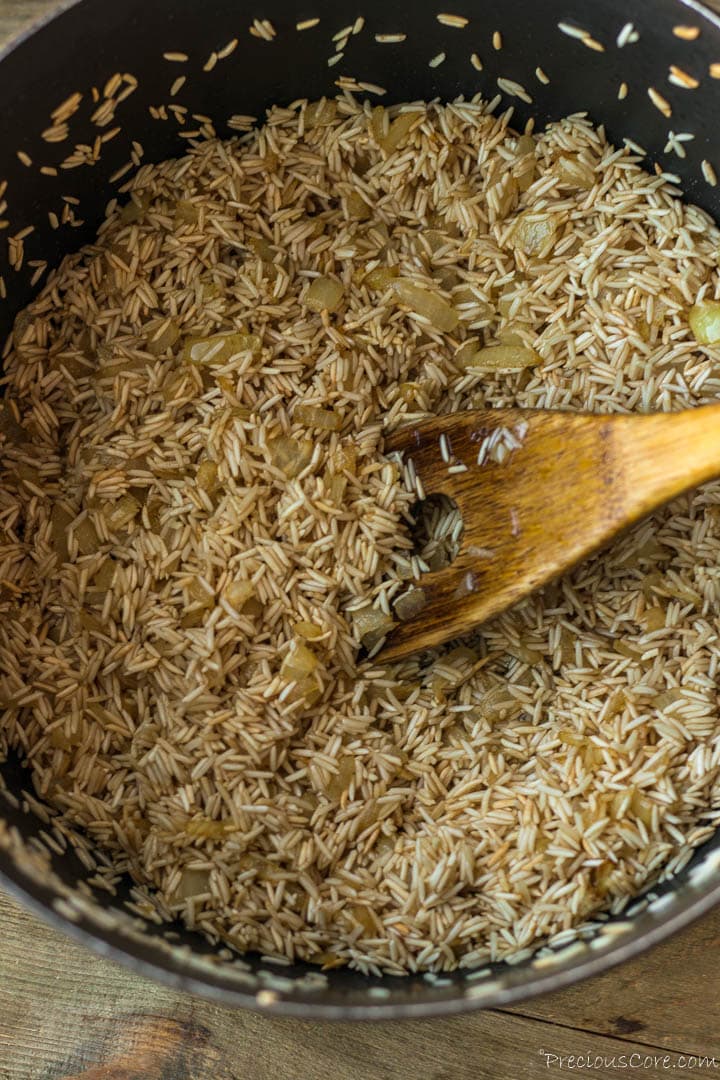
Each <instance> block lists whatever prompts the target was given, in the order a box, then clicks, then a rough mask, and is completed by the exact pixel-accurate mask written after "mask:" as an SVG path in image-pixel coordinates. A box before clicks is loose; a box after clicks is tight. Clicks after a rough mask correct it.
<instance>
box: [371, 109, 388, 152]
mask: <svg viewBox="0 0 720 1080" xmlns="http://www.w3.org/2000/svg"><path fill="white" fill-rule="evenodd" d="M389 127H390V125H389V123H388V116H387V113H386V112H385V109H384V108H383V106H382V105H376V106H375V108H374V109H373V111H372V113H371V114H370V130H371V132H372V134H373V136H374V138H375V141H376V142H377V143H378V144H379V143H380V142H381V141H382V140H383V139H384V138H385V135H386V134H387V132H388V130H389Z"/></svg>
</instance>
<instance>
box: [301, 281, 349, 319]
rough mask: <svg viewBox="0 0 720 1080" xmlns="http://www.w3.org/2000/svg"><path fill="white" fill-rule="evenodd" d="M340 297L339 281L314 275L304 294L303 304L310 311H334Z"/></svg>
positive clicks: (341, 290) (340, 287) (341, 293)
mask: <svg viewBox="0 0 720 1080" xmlns="http://www.w3.org/2000/svg"><path fill="white" fill-rule="evenodd" d="M342 298H343V287H342V285H341V284H340V282H339V281H335V279H334V278H329V277H316V278H313V280H312V282H311V284H310V288H309V289H308V291H307V293H306V295H305V306H306V307H309V308H310V310H311V311H336V310H337V309H338V308H339V307H340V304H341V303H342Z"/></svg>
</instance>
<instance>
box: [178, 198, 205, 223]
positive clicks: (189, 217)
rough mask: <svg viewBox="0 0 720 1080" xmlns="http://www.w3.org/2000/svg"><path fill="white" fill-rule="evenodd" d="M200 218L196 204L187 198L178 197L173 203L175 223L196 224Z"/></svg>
mask: <svg viewBox="0 0 720 1080" xmlns="http://www.w3.org/2000/svg"><path fill="white" fill-rule="evenodd" d="M199 219H200V210H199V208H198V206H197V205H196V204H195V203H193V202H190V200H189V199H178V201H177V202H176V203H175V224H176V225H197V223H198V221H199Z"/></svg>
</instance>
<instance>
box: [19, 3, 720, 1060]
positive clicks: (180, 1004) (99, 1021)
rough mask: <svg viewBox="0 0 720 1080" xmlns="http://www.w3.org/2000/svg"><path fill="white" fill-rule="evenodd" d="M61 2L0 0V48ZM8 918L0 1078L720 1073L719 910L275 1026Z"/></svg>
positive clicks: (34, 923) (22, 919)
mask: <svg viewBox="0 0 720 1080" xmlns="http://www.w3.org/2000/svg"><path fill="white" fill-rule="evenodd" d="M108 2H110V0H108ZM718 4H719V6H720V0H718ZM54 6H55V2H54V0H0V43H2V42H3V41H4V40H5V39H6V38H8V37H9V36H10V35H11V34H13V33H15V32H16V31H17V30H18V29H19V27H20V26H22V25H24V24H25V23H26V22H27V21H28V19H30V18H32V17H34V16H37V15H39V14H41V13H43V12H45V11H47V10H50V9H51V8H53V7H54ZM0 927H1V928H2V932H1V933H0V1080H61V1078H65V1080H69V1078H76V1080H80V1078H81V1077H82V1080H381V1078H382V1080H405V1078H408V1080H409V1078H413V1080H484V1078H486V1077H487V1078H488V1080H524V1078H526V1077H527V1078H530V1077H538V1076H541V1075H548V1076H557V1075H560V1074H567V1073H571V1074H572V1073H574V1072H575V1073H577V1072H583V1073H586V1074H590V1075H594V1076H599V1077H611V1076H618V1077H622V1076H623V1075H628V1074H630V1075H632V1074H635V1075H641V1076H642V1077H644V1078H648V1080H650V1078H655V1077H660V1076H668V1075H669V1073H670V1072H672V1071H675V1072H676V1073H679V1074H680V1075H682V1076H685V1075H693V1076H698V1075H710V1074H712V1073H713V1072H714V1071H715V1069H713V1068H712V1066H710V1067H708V1066H707V1065H705V1067H704V1068H702V1067H700V1066H696V1067H695V1068H687V1067H685V1068H683V1067H682V1066H683V1063H684V1059H683V1058H682V1057H680V1056H679V1055H700V1056H707V1057H712V1056H713V1055H715V1057H716V1062H717V1065H716V1068H717V1069H720V965H719V964H718V959H720V911H718V912H717V913H715V914H714V915H711V916H709V917H708V918H706V919H704V920H703V921H702V922H701V923H699V924H696V925H695V926H694V927H692V928H691V929H689V930H688V931H686V932H685V933H683V934H681V935H679V936H678V937H676V938H674V939H673V940H672V941H669V942H667V943H665V944H664V945H661V946H660V947H658V948H656V949H654V950H653V951H652V952H651V953H649V954H647V955H645V956H643V957H641V958H640V959H638V960H635V961H633V962H631V963H629V964H626V965H625V966H623V967H621V968H619V969H615V970H614V971H612V972H610V973H608V974H606V975H604V976H602V977H600V978H598V979H595V980H594V981H592V982H591V983H585V984H583V985H581V986H578V987H573V988H571V989H569V990H565V991H563V992H561V993H558V994H552V995H550V996H548V997H544V998H541V999H537V1000H535V1001H531V1002H527V1003H524V1004H522V1005H519V1006H518V1007H517V1008H514V1009H507V1010H502V1011H498V1012H484V1013H476V1014H474V1015H471V1016H467V1017H461V1018H459V1019H452V1020H430V1021H428V1020H425V1021H406V1022H393V1023H385V1024H339V1023H335V1024H318V1023H309V1022H303V1021H297V1020H275V1019H268V1018H266V1017H262V1016H257V1015H254V1014H250V1013H242V1012H235V1011H231V1010H229V1009H224V1008H220V1007H218V1006H217V1005H212V1004H209V1003H207V1002H204V1001H201V1000H199V999H197V998H192V997H189V996H188V995H185V994H178V993H175V992H174V991H171V990H168V989H165V988H164V987H161V986H156V985H155V984H154V983H152V982H148V981H147V980H146V979H143V978H139V977H138V976H136V975H133V974H131V973H130V972H128V971H126V970H124V969H123V968H120V967H117V966H116V965H115V964H113V963H110V962H109V961H107V960H103V959H100V958H99V957H97V956H94V955H92V954H91V953H89V952H87V951H86V950H85V949H83V948H81V947H80V946H78V945H76V944H75V943H74V942H72V941H70V940H69V939H67V938H65V937H63V936H62V935H61V934H58V933H57V932H56V931H54V930H51V929H49V928H48V927H46V926H45V925H44V924H43V923H42V922H40V921H39V920H37V919H36V918H34V917H31V916H30V915H27V914H26V913H24V912H23V910H22V909H21V908H20V907H19V906H18V905H17V904H16V903H15V902H14V901H11V900H10V899H9V898H7V897H5V896H3V895H2V894H0ZM569 1055H582V1056H583V1057H584V1058H587V1057H588V1056H589V1057H590V1058H591V1059H592V1061H593V1064H594V1068H592V1069H588V1068H587V1066H585V1067H581V1068H578V1064H579V1063H578V1062H577V1061H575V1060H569ZM621 1055H626V1058H625V1060H626V1063H627V1067H626V1068H623V1067H622V1061H623V1059H622V1057H621ZM632 1055H636V1056H632ZM562 1058H564V1059H565V1060H562V1061H561V1059H562ZM603 1059H605V1061H603ZM613 1059H614V1060H615V1066H613V1065H612V1061H613ZM672 1066H675V1069H673V1068H672Z"/></svg>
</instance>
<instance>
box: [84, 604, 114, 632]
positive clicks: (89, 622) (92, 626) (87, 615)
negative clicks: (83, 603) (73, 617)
mask: <svg viewBox="0 0 720 1080" xmlns="http://www.w3.org/2000/svg"><path fill="white" fill-rule="evenodd" d="M78 620H79V622H80V625H81V626H82V628H83V630H89V631H90V633H91V634H102V633H104V632H105V630H106V629H107V627H106V626H105V624H104V623H103V622H102V620H101V619H99V618H98V617H97V615H93V613H92V611H87V610H86V609H85V608H81V609H80V611H79V612H78Z"/></svg>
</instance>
